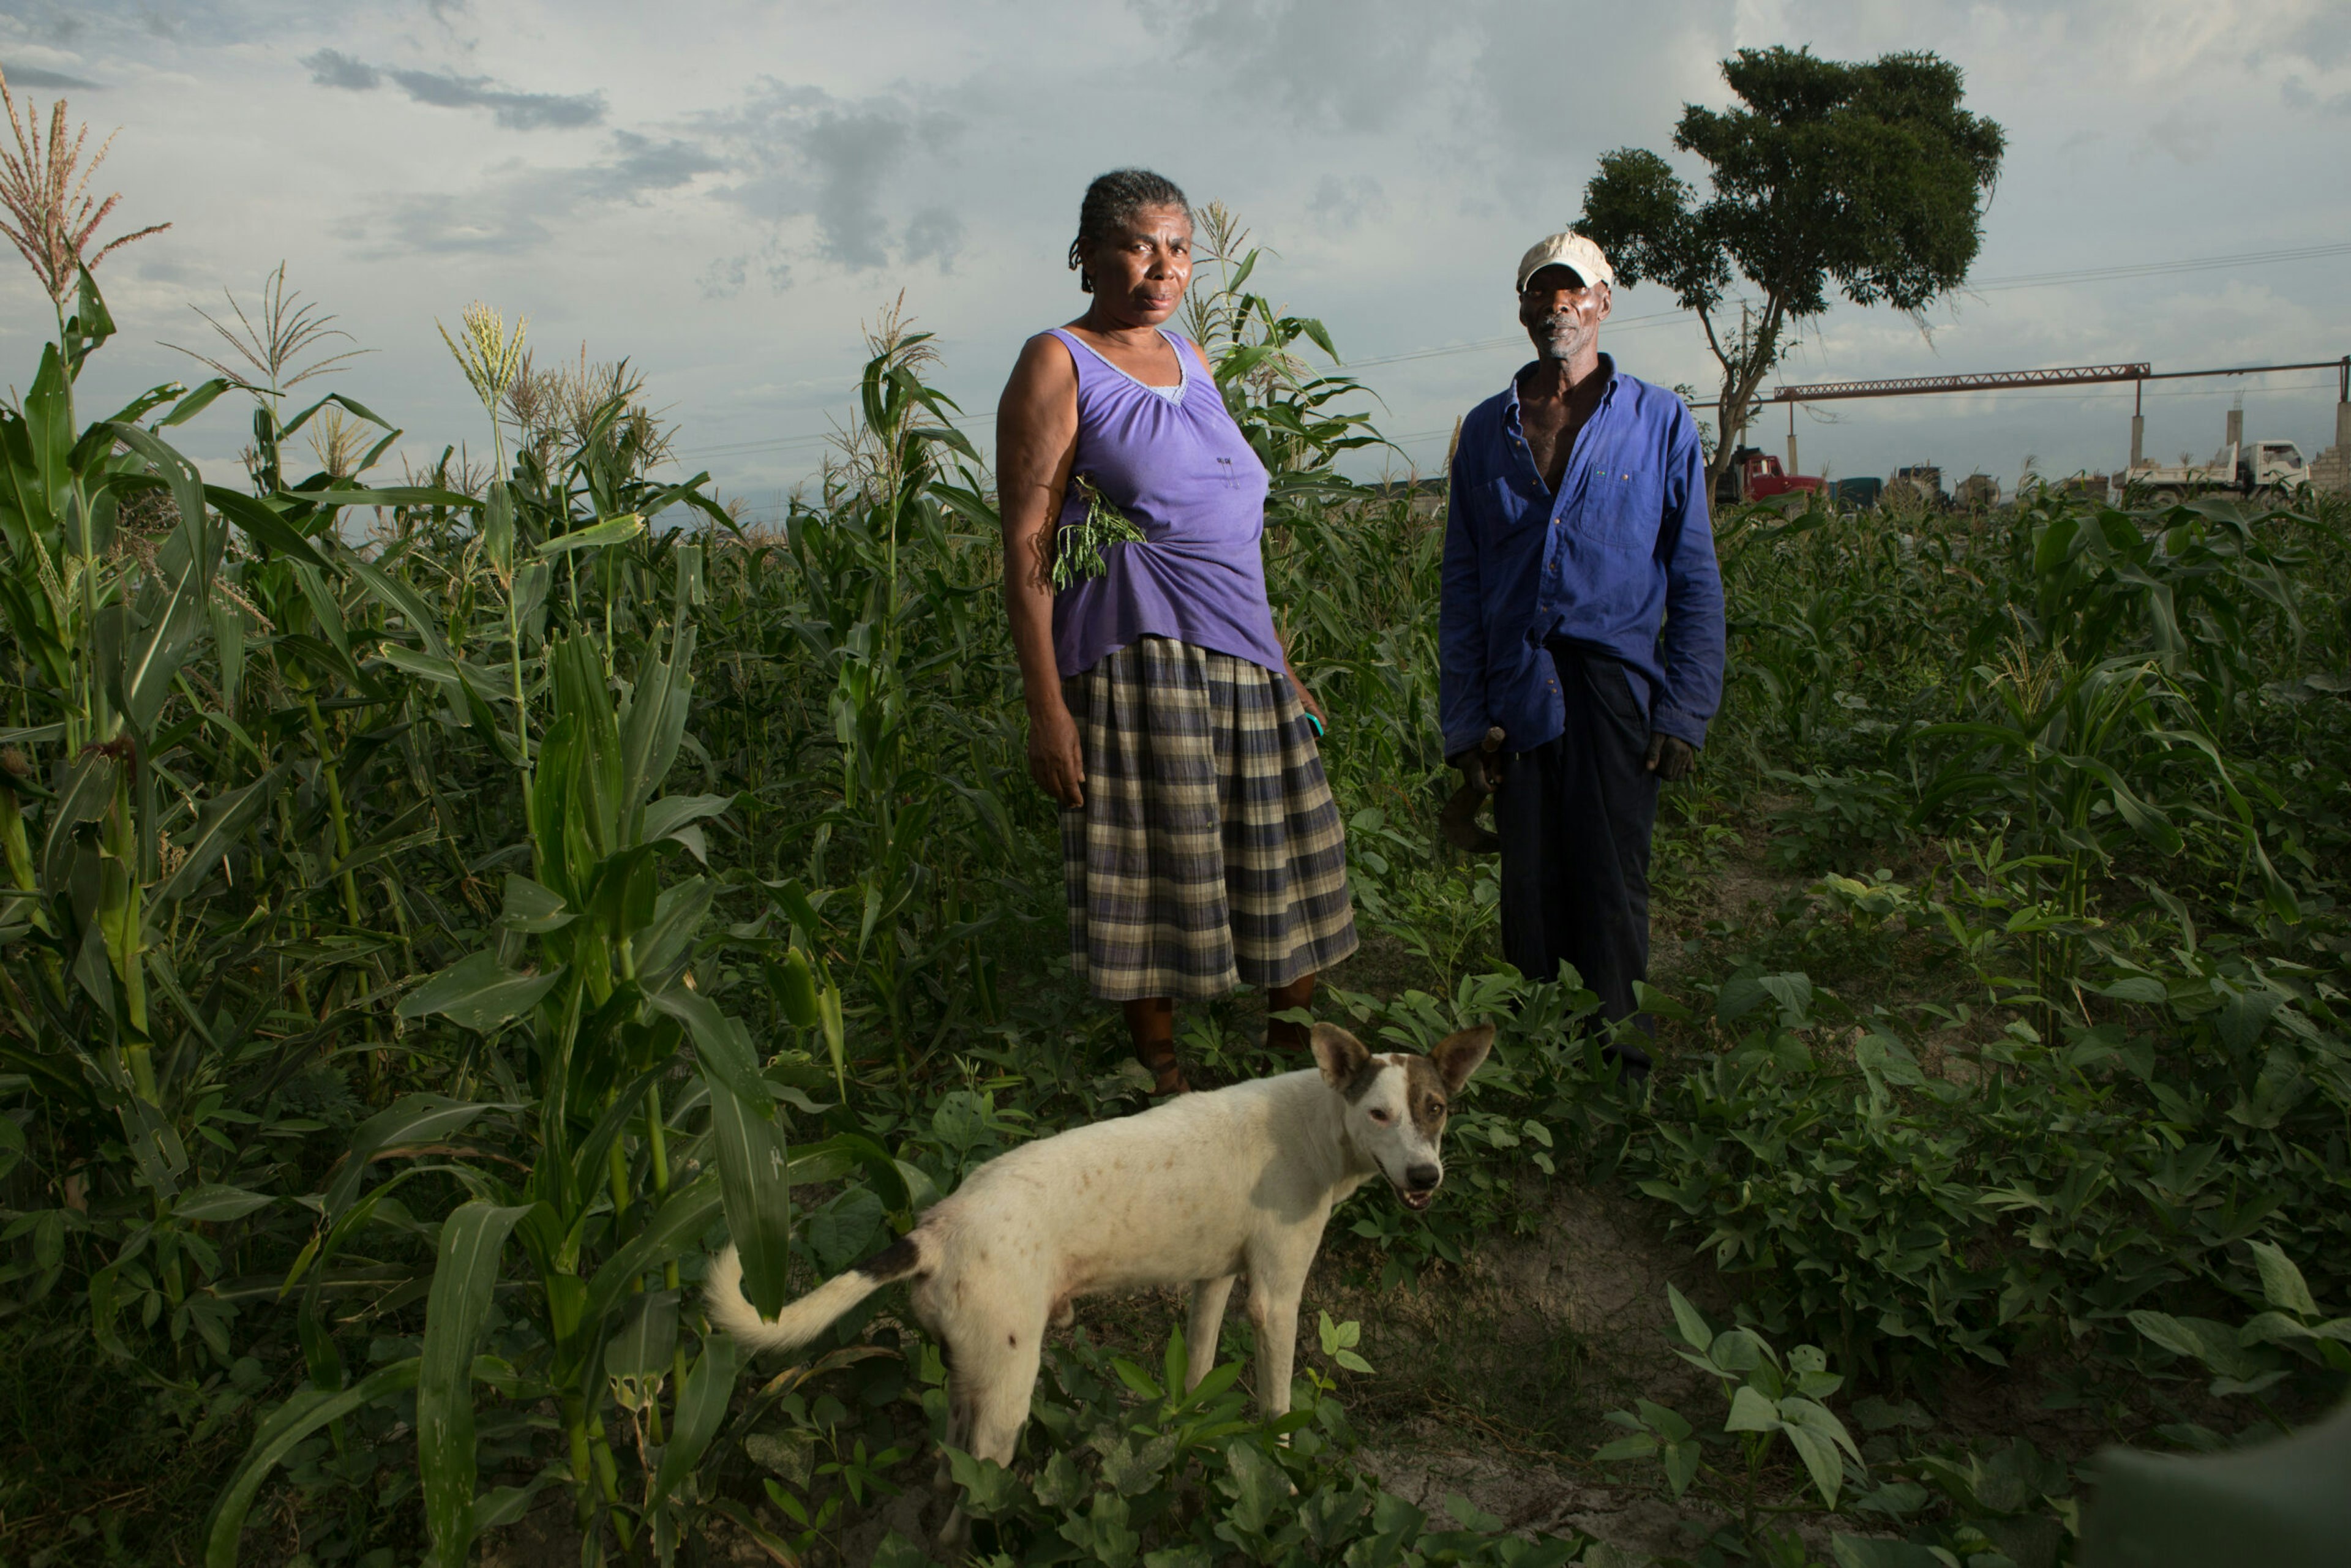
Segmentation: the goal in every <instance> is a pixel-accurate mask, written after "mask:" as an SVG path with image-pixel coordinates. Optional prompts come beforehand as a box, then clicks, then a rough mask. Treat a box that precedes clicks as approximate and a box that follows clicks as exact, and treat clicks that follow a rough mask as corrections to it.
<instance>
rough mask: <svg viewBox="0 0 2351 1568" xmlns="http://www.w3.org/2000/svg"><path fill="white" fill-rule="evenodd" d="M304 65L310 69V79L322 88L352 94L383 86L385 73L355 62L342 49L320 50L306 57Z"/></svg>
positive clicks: (303, 61) (363, 63) (362, 61)
mask: <svg viewBox="0 0 2351 1568" xmlns="http://www.w3.org/2000/svg"><path fill="white" fill-rule="evenodd" d="M302 63H303V64H304V65H306V66H308V67H309V68H310V79H311V80H312V81H314V82H316V83H318V84H319V86H320V87H339V88H342V89H346V90H347V91H350V92H365V91H367V90H368V89H370V88H373V87H381V85H382V84H383V73H382V72H381V71H379V70H377V69H376V68H374V67H373V66H371V65H369V64H368V63H367V62H366V61H364V60H355V59H353V58H351V57H350V56H349V55H347V54H345V53H343V52H342V50H340V49H320V50H319V52H318V53H317V54H315V55H306V56H304V57H303V59H302Z"/></svg>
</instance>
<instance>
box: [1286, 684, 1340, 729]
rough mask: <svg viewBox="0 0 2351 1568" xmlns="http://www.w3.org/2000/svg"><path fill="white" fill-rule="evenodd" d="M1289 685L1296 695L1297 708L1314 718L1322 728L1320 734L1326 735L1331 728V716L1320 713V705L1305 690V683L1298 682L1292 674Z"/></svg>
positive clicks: (1312, 695) (1310, 693)
mask: <svg viewBox="0 0 2351 1568" xmlns="http://www.w3.org/2000/svg"><path fill="white" fill-rule="evenodd" d="M1290 686H1291V688H1292V689H1293V690H1295V691H1296V692H1297V693H1298V706H1300V707H1302V708H1304V709H1305V710H1306V711H1307V712H1308V713H1311V714H1312V715H1313V716H1314V722H1315V723H1316V724H1318V725H1321V726H1322V731H1321V733H1323V734H1328V733H1329V732H1330V728H1331V716H1330V715H1329V714H1326V713H1324V712H1323V711H1322V704H1321V703H1318V702H1316V701H1315V700H1314V694H1313V693H1312V692H1310V691H1308V690H1307V689H1306V683H1305V682H1304V681H1301V680H1300V679H1299V678H1298V676H1297V674H1295V673H1294V672H1293V673H1292V674H1291V675H1290Z"/></svg>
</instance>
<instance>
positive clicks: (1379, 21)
mask: <svg viewBox="0 0 2351 1568" xmlns="http://www.w3.org/2000/svg"><path fill="white" fill-rule="evenodd" d="M1130 4H1131V5H1132V7H1133V9H1134V12H1135V13H1136V15H1137V16H1140V17H1141V18H1142V20H1143V21H1144V25H1145V26H1150V27H1152V28H1153V29H1155V30H1156V31H1171V32H1173V33H1174V35H1175V38H1176V40H1177V43H1178V46H1179V47H1180V48H1181V49H1182V50H1183V52H1184V53H1185V54H1186V55H1188V56H1191V57H1194V58H1195V59H1196V61H1197V62H1198V63H1200V64H1202V65H1204V66H1207V67H1208V68H1210V69H1211V71H1212V72H1213V75H1214V78H1215V79H1216V80H1217V83H1218V84H1219V86H1220V88H1221V89H1222V90H1223V91H1224V92H1225V93H1226V94H1227V95H1228V96H1229V97H1234V98H1238V99H1246V100H1248V101H1249V102H1250V103H1252V104H1256V105H1260V106H1263V107H1264V108H1266V109H1268V110H1272V111H1273V112H1277V113H1280V114H1283V115H1286V116H1288V117H1289V118H1291V119H1293V120H1301V121H1303V122H1306V123H1310V124H1321V125H1324V126H1330V127H1335V128H1337V129H1340V130H1344V131H1374V130H1378V129H1381V128H1383V127H1385V126H1387V125H1390V124H1392V123H1394V122H1395V120H1396V119H1397V118H1398V116H1399V115H1400V114H1401V113H1402V112H1403V111H1404V110H1406V109H1408V108H1410V107H1412V106H1413V105H1414V104H1416V102H1417V101H1418V100H1419V99H1422V98H1423V97H1424V96H1426V91H1427V89H1428V86H1429V83H1430V80H1431V78H1432V75H1433V74H1434V73H1432V71H1431V69H1430V57H1431V55H1432V53H1433V52H1434V51H1435V50H1436V49H1437V47H1438V46H1439V45H1440V44H1441V43H1442V42H1443V41H1444V39H1445V38H1446V37H1448V36H1449V35H1451V34H1453V33H1455V32H1457V31H1458V29H1459V26H1460V16H1459V14H1458V12H1457V11H1456V10H1455V9H1454V8H1453V7H1450V6H1442V5H1426V4H1425V3H1423V0H1175V4H1174V5H1162V4H1157V3H1154V4H1150V5H1146V4H1144V0H1130Z"/></svg>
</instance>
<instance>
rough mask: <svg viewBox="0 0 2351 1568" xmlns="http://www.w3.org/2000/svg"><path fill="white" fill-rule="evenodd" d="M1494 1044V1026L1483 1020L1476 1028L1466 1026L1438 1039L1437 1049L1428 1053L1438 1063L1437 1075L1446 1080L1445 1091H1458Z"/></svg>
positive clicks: (1450, 1092) (1452, 1092) (1430, 1058)
mask: <svg viewBox="0 0 2351 1568" xmlns="http://www.w3.org/2000/svg"><path fill="white" fill-rule="evenodd" d="M1493 1047H1494V1026H1493V1025H1492V1024H1489V1023H1481V1024H1479V1026H1478V1027H1477V1028H1476V1029H1465V1030H1462V1031H1461V1032H1460V1033H1459V1034H1448V1035H1447V1036H1446V1037H1445V1038H1444V1039H1443V1040H1438V1041H1437V1049H1436V1050H1435V1051H1430V1052H1429V1053H1428V1056H1429V1060H1430V1061H1434V1062H1436V1063H1437V1073H1438V1075H1439V1076H1440V1077H1442V1078H1443V1079H1444V1080H1445V1092H1447V1093H1448V1094H1455V1093H1458V1092H1460V1089H1461V1086H1462V1085H1463V1084H1464V1083H1467V1082H1469V1075H1470V1074H1471V1073H1473V1072H1475V1071H1478V1064H1479V1062H1481V1061H1485V1060H1486V1053H1487V1052H1488V1051H1491V1050H1492V1049H1493Z"/></svg>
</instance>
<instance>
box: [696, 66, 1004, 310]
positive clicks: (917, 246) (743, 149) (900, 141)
mask: <svg viewBox="0 0 2351 1568" xmlns="http://www.w3.org/2000/svg"><path fill="white" fill-rule="evenodd" d="M706 123H707V125H708V127H709V129H710V131H712V133H713V135H714V136H715V138H716V140H717V141H719V142H720V143H721V144H722V145H723V146H724V147H725V149H726V152H727V154H728V161H729V163H730V165H731V166H732V167H733V168H734V169H736V170H737V179H736V180H735V181H734V182H733V183H731V184H729V185H728V186H727V187H726V190H725V192H724V193H725V194H726V197H727V199H729V200H730V201H733V202H734V203H736V204H737V205H739V206H741V207H742V208H743V209H744V210H745V211H746V212H747V213H749V214H752V215H753V216H755V217H758V218H762V219H767V220H769V221H781V220H784V219H789V218H794V217H801V216H808V217H813V218H814V219H815V220H816V229H817V244H816V251H817V255H818V256H820V257H821V258H823V259H825V260H827V261H833V262H838V263H840V264H841V265H842V266H844V267H854V268H858V269H861V270H862V269H866V268H872V267H883V266H886V265H888V263H889V262H890V261H891V259H892V258H893V255H894V256H897V257H898V258H900V259H902V260H905V261H918V260H937V261H939V262H940V263H941V264H942V265H945V263H946V261H947V260H949V259H951V258H952V256H953V254H954V249H955V246H956V244H957V243H958V242H959V239H960V236H961V234H962V225H961V223H960V221H959V220H957V219H956V218H955V217H954V215H953V214H951V213H948V212H946V210H945V209H941V208H931V209H927V210H925V212H924V213H923V214H919V215H917V217H916V218H915V219H914V222H913V223H912V224H910V225H907V227H906V229H905V230H904V233H903V234H893V230H892V225H891V223H890V220H889V219H888V218H887V217H886V216H884V215H883V200H882V198H883V191H884V189H885V187H887V186H888V185H889V184H890V183H891V182H892V180H893V177H894V176H896V175H898V174H899V173H900V172H903V171H904V170H905V169H906V168H907V167H908V166H909V165H910V164H914V163H916V162H939V161H940V160H942V159H943V158H944V157H945V156H946V152H947V150H948V148H949V147H950V146H951V145H952V143H953V141H954V137H955V133H956V129H957V127H956V121H955V120H954V119H953V118H952V117H950V116H948V115H945V114H941V113H938V112H936V111H935V110H925V109H919V108H917V107H915V105H914V104H913V103H911V102H909V101H908V100H907V99H905V98H904V97H903V96H900V95H895V94H877V95H874V96H872V97H867V98H862V99H840V98H835V97H834V96H833V95H832V94H831V93H829V92H826V91H824V90H822V89H819V88H796V87H787V86H785V85H784V84H783V83H781V82H777V81H773V80H769V81H766V82H763V83H761V84H760V85H759V86H758V88H756V89H753V91H752V92H751V93H750V94H749V96H747V98H746V99H744V102H743V104H742V106H741V107H740V108H738V109H735V110H728V111H726V112H725V113H723V114H719V115H715V116H711V117H708V119H707V120H706Z"/></svg>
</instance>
